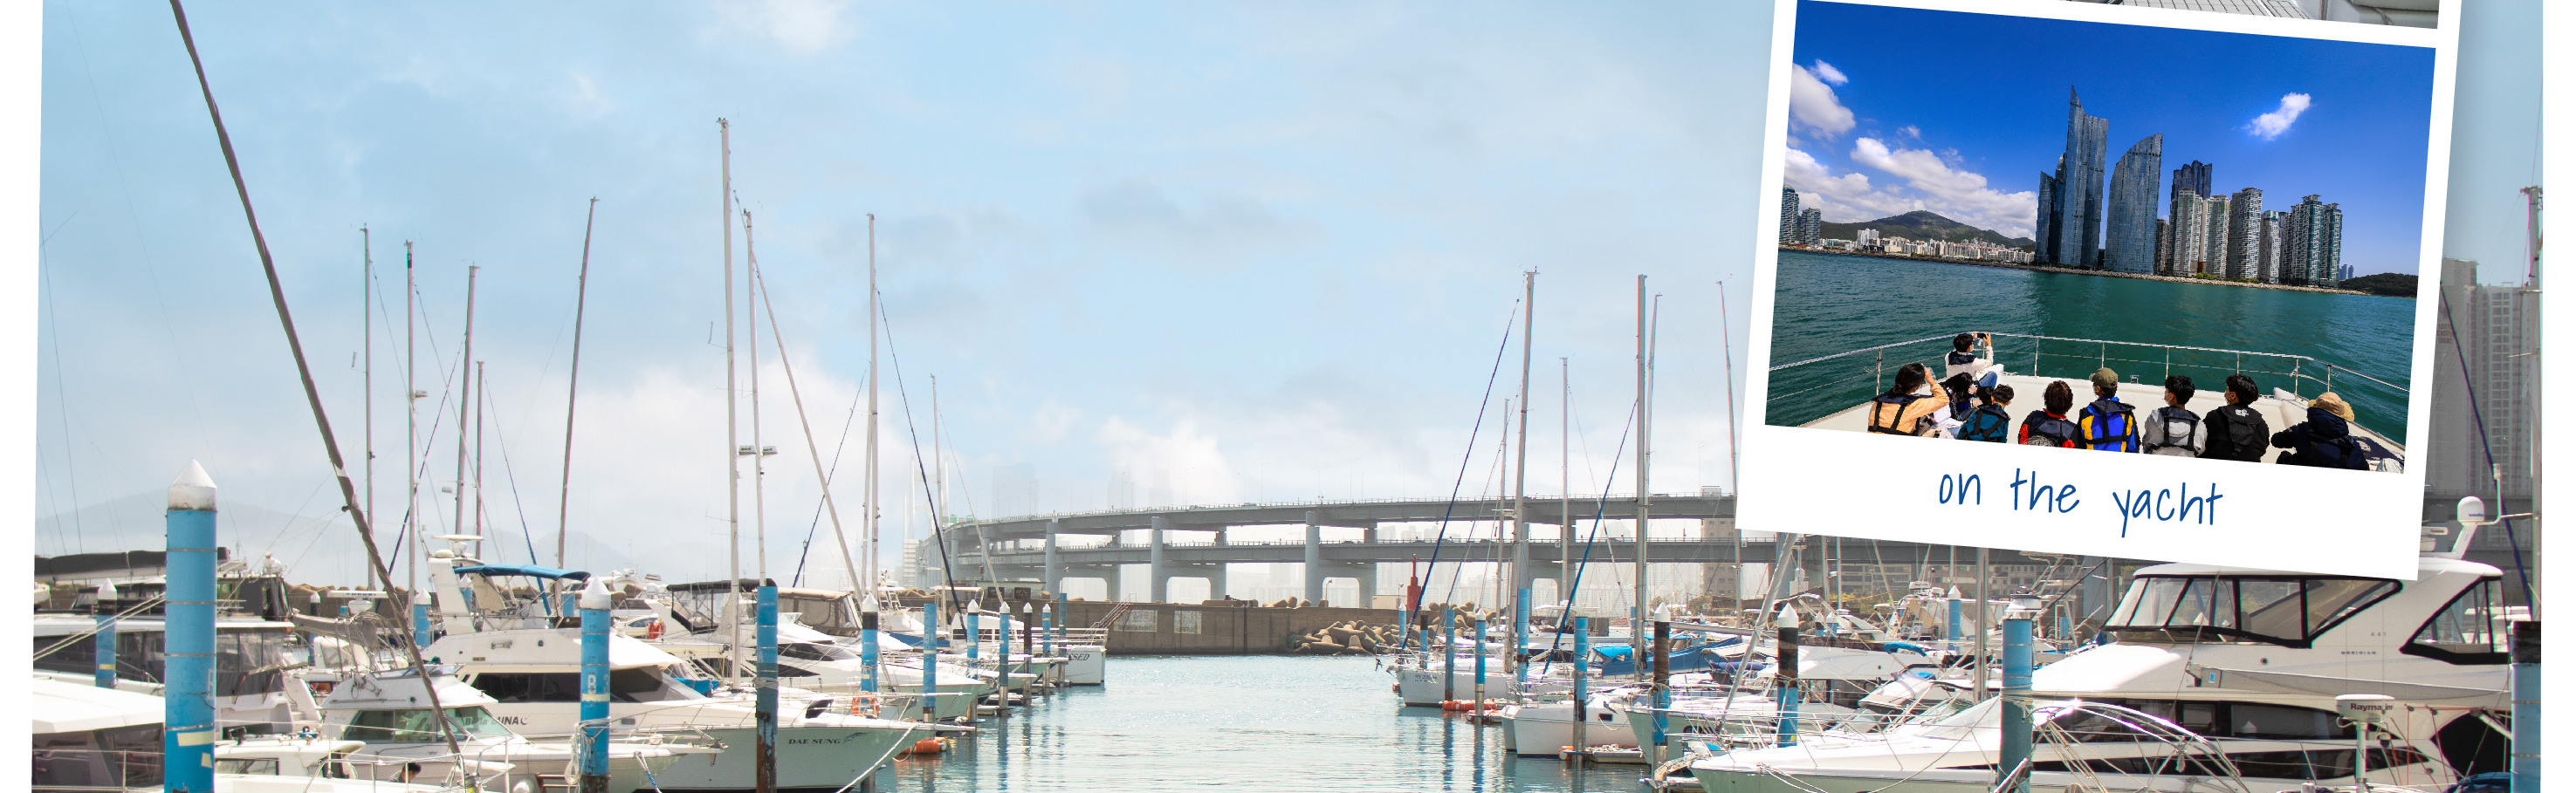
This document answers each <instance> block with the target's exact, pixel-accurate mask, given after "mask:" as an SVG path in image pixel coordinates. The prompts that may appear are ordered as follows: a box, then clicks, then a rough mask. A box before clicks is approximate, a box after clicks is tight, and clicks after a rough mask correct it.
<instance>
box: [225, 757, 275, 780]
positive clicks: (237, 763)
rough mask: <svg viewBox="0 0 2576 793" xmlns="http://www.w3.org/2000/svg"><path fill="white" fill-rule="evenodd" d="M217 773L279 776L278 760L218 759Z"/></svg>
mask: <svg viewBox="0 0 2576 793" xmlns="http://www.w3.org/2000/svg"><path fill="white" fill-rule="evenodd" d="M215 773H218V774H260V775H265V776H277V758H274V757H244V758H237V759H232V760H226V759H224V758H220V757H218V758H215Z"/></svg>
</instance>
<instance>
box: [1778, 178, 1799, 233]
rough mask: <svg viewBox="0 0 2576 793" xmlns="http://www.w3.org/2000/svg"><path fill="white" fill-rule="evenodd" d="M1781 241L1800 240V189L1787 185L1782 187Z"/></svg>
mask: <svg viewBox="0 0 2576 793" xmlns="http://www.w3.org/2000/svg"><path fill="white" fill-rule="evenodd" d="M1780 241H1781V242H1782V243H1786V244H1795V243H1797V241H1798V191H1797V189H1796V188H1791V187H1788V186H1785V185H1784V186H1782V187H1781V188H1780Z"/></svg>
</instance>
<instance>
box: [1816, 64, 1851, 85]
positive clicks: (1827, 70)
mask: <svg viewBox="0 0 2576 793" xmlns="http://www.w3.org/2000/svg"><path fill="white" fill-rule="evenodd" d="M1816 79H1819V80H1823V81H1825V82H1827V83H1830V84H1833V85H1842V84H1844V83H1848V82H1851V78H1849V77H1844V76H1843V71H1842V70H1841V69H1836V68H1834V65H1833V64H1830V63H1826V62H1824V61H1823V60H1821V59H1819V60H1817V61H1816Z"/></svg>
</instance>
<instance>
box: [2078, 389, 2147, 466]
mask: <svg viewBox="0 0 2576 793" xmlns="http://www.w3.org/2000/svg"><path fill="white" fill-rule="evenodd" d="M2085 419H2090V421H2086V420H2085ZM2077 422H2078V423H2079V424H2081V425H2083V426H2084V430H2085V432H2084V438H2083V439H2082V441H2081V443H2082V444H2083V445H2084V448H2087V449H2092V450H2094V451H2103V452H2134V451H2137V450H2138V421H2137V416H2136V415H2135V414H2134V413H2131V412H2130V409H2129V403H2127V402H2122V401H2120V400H2118V399H2113V398H2109V397H2105V398H2102V399H2096V400H2093V404H2090V405H2085V406H2084V412H2083V414H2082V416H2081V417H2080V418H2078V419H2077Z"/></svg>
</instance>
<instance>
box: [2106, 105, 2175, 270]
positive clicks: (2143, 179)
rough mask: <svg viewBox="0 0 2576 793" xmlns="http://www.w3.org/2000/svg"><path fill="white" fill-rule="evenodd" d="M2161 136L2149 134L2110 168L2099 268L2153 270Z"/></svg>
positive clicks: (2161, 169)
mask: <svg viewBox="0 0 2576 793" xmlns="http://www.w3.org/2000/svg"><path fill="white" fill-rule="evenodd" d="M2164 157H2165V136H2163V135H2149V136H2147V137H2146V139H2145V140H2141V141H2138V143H2137V145H2135V146H2130V147H2129V152H2128V153H2127V154H2123V155H2120V164H2119V167H2117V168H2114V169H2112V171H2111V188H2110V208H2109V210H2108V211H2109V213H2110V228H2109V229H2108V230H2107V231H2106V232H2105V233H2104V234H2103V240H2104V243H2105V247H2104V248H2103V249H2102V269H2105V270H2112V271H2116V272H2123V273H2152V272H2155V271H2156V229H2155V225H2156V184H2157V182H2158V181H2160V180H2162V179H2163V178H2164Z"/></svg>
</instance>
